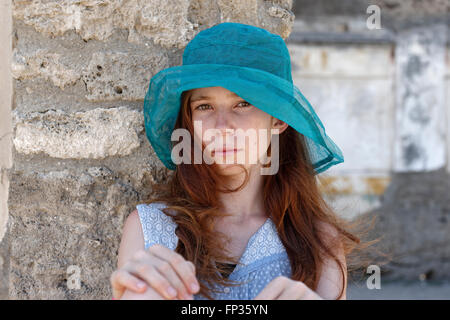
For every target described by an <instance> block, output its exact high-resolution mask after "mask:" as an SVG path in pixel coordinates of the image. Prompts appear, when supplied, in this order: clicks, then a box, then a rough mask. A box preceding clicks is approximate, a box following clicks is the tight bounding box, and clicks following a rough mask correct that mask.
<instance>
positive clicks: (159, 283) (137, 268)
mask: <svg viewBox="0 0 450 320" xmlns="http://www.w3.org/2000/svg"><path fill="white" fill-rule="evenodd" d="M128 270H129V271H130V272H131V273H134V274H135V275H136V276H138V277H140V278H141V279H142V280H144V281H146V282H147V284H148V285H149V286H151V287H152V288H153V289H155V290H156V291H157V292H158V293H159V294H161V295H162V296H164V297H166V298H167V299H170V300H171V299H173V298H174V297H175V296H176V295H177V291H176V290H175V288H173V287H172V286H171V284H170V283H169V281H168V280H167V279H166V278H165V277H164V276H163V275H162V274H160V273H159V271H158V270H157V269H156V268H155V266H154V265H152V264H151V262H141V263H133V264H130V265H129V266H128Z"/></svg>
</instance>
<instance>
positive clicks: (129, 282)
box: [110, 269, 146, 299]
mask: <svg viewBox="0 0 450 320" xmlns="http://www.w3.org/2000/svg"><path fill="white" fill-rule="evenodd" d="M110 282H111V287H112V289H113V297H114V299H120V296H121V295H122V294H123V292H124V290H125V289H130V290H132V291H135V292H138V293H142V292H144V290H145V288H146V284H145V282H143V281H141V280H140V279H139V278H137V277H135V276H133V275H132V274H130V273H129V272H127V271H126V270H123V269H119V270H116V271H114V272H113V273H112V274H111V277H110Z"/></svg>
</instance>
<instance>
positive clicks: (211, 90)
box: [188, 87, 288, 175]
mask: <svg viewBox="0 0 450 320" xmlns="http://www.w3.org/2000/svg"><path fill="white" fill-rule="evenodd" d="M188 107H190V108H191V113H192V121H193V125H194V134H195V135H196V138H197V139H199V140H200V137H201V141H202V142H203V144H204V145H205V146H206V152H204V158H208V159H209V160H208V161H209V163H211V162H212V161H214V162H216V163H217V164H218V167H219V169H220V170H221V171H222V173H225V174H230V175H231V174H236V173H238V172H239V167H238V166H237V165H236V164H243V165H244V166H245V167H246V168H250V167H252V166H254V165H260V160H261V159H265V158H264V155H265V154H266V152H267V149H268V147H269V145H270V140H271V135H272V134H273V132H272V131H271V129H278V130H279V131H278V133H281V132H282V131H283V130H285V129H286V127H287V126H288V125H287V124H286V123H284V122H282V121H280V120H278V119H276V118H274V117H272V116H271V115H269V114H268V113H266V112H264V111H262V110H260V109H258V108H257V107H255V106H253V105H251V104H250V103H248V102H247V101H245V100H244V99H242V98H241V97H239V96H238V95H236V94H235V93H234V92H232V91H229V90H227V89H225V88H223V87H207V88H198V89H193V90H192V95H191V99H190V106H188ZM198 124H201V126H199V125H198ZM199 140H197V141H199ZM224 149H225V150H226V152H223V150H224ZM264 161H265V160H264Z"/></svg>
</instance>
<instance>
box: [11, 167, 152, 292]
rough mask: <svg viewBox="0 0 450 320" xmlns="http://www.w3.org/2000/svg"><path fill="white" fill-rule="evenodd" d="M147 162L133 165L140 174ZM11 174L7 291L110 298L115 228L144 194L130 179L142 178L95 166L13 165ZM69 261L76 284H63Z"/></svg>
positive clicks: (116, 238)
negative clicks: (23, 168)
mask: <svg viewBox="0 0 450 320" xmlns="http://www.w3.org/2000/svg"><path fill="white" fill-rule="evenodd" d="M145 168H146V167H145V166H141V167H140V168H135V170H136V171H139V172H141V173H142V174H143V175H142V177H143V176H144V175H145V174H144V171H146V169H145ZM147 174H150V172H147ZM11 181H12V188H11V194H12V197H11V201H10V209H11V211H10V212H11V213H10V222H9V227H10V234H13V235H14V237H12V238H11V239H10V245H11V249H10V250H11V252H10V264H11V272H10V280H9V281H10V282H9V291H10V298H11V299H108V298H110V296H111V291H110V287H109V276H110V275H111V273H112V272H113V271H114V269H115V267H116V263H117V250H118V244H119V241H120V230H122V227H123V221H124V219H125V217H126V216H127V214H128V213H130V212H131V211H132V210H133V208H134V205H135V204H136V203H137V202H138V201H139V200H140V196H141V195H142V193H138V191H137V190H136V189H135V188H134V186H133V183H134V184H135V185H139V184H141V183H142V180H141V181H136V180H134V179H133V178H132V177H131V176H129V175H126V174H124V173H116V172H113V171H112V170H111V169H109V168H108V167H105V166H100V167H86V168H82V169H81V168H80V169H77V168H76V167H75V168H72V169H70V170H69V169H63V170H61V171H48V172H44V171H42V172H38V173H24V172H20V171H18V170H16V171H15V172H14V173H13V174H12V176H11ZM138 190H139V189H138ZM139 191H141V192H142V190H139ZM71 265H73V266H77V267H78V268H79V270H80V280H81V282H80V283H81V287H80V289H76V288H75V289H74V288H73V287H72V288H71V287H70V286H68V283H67V281H68V277H69V278H70V276H71V275H72V273H71V272H69V273H68V267H69V266H71Z"/></svg>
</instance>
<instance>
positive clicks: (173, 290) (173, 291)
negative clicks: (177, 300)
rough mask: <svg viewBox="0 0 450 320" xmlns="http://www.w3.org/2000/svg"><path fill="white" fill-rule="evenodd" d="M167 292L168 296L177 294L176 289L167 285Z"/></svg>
mask: <svg viewBox="0 0 450 320" xmlns="http://www.w3.org/2000/svg"><path fill="white" fill-rule="evenodd" d="M167 294H168V295H169V297H175V296H176V295H177V291H176V290H175V289H174V288H172V287H169V288H167Z"/></svg>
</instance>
